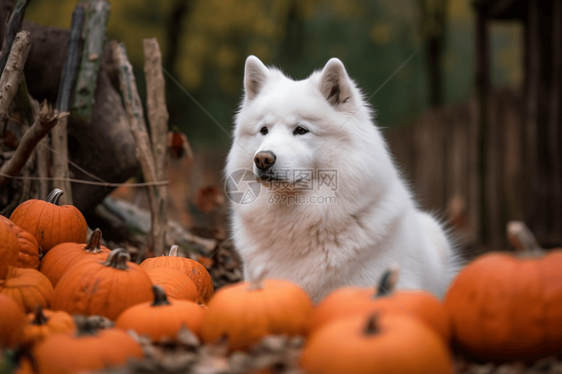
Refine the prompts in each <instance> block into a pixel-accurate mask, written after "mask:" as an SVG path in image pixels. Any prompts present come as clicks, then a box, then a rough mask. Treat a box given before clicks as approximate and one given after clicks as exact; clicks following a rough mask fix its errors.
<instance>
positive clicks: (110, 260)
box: [103, 248, 131, 270]
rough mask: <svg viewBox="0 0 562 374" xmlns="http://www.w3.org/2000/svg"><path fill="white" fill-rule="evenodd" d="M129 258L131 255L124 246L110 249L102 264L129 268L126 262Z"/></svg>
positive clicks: (115, 267) (117, 267)
mask: <svg viewBox="0 0 562 374" xmlns="http://www.w3.org/2000/svg"><path fill="white" fill-rule="evenodd" d="M130 260H131V256H130V255H129V252H127V250H126V249H125V248H117V249H114V250H113V251H111V253H110V254H109V255H108V256H107V259H106V260H105V262H104V263H103V264H104V265H105V266H111V267H112V268H114V269H117V270H127V269H128V268H129V267H128V266H127V262H129V261H130Z"/></svg>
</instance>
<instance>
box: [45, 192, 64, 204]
mask: <svg viewBox="0 0 562 374" xmlns="http://www.w3.org/2000/svg"><path fill="white" fill-rule="evenodd" d="M63 194H64V192H63V191H62V190H59V189H58V188H55V189H54V190H52V191H51V193H50V194H49V196H47V200H46V201H47V202H48V203H51V204H55V205H58V204H59V199H60V197H61V196H62V195H63Z"/></svg>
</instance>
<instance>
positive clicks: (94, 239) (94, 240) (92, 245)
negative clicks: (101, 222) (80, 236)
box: [84, 229, 101, 253]
mask: <svg viewBox="0 0 562 374" xmlns="http://www.w3.org/2000/svg"><path fill="white" fill-rule="evenodd" d="M84 250H85V251H86V252H88V253H101V230H100V229H95V230H94V232H93V233H92V236H90V241H89V242H88V244H87V245H86V246H85V247H84Z"/></svg>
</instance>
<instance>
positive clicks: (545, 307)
mask: <svg viewBox="0 0 562 374" xmlns="http://www.w3.org/2000/svg"><path fill="white" fill-rule="evenodd" d="M561 267H562V250H553V251H551V252H549V253H548V254H546V255H545V256H544V257H536V258H533V257H530V258H525V259H519V258H516V257H514V256H512V255H509V254H505V253H489V254H485V255H483V256H481V257H479V258H477V259H476V260H474V261H473V262H472V263H470V264H469V265H468V266H466V267H465V268H464V269H463V270H462V271H461V272H460V274H459V275H458V276H457V278H456V279H455V280H454V281H453V283H452V285H451V287H450V288H449V291H448V293H447V296H446V298H445V308H446V309H447V311H448V312H449V314H450V316H451V319H452V328H453V340H454V342H455V343H456V345H458V346H459V348H460V349H461V350H462V351H463V352H464V353H465V355H467V356H470V357H474V358H478V359H483V360H492V361H498V362H501V361H507V360H526V359H535V358H539V357H543V356H548V355H551V354H554V353H556V352H560V350H562V323H560V321H562V272H560V268H561Z"/></svg>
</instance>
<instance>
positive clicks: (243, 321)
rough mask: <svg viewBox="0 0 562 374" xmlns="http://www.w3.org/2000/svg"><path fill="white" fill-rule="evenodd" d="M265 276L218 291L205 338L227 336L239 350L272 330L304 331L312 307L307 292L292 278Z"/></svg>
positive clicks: (209, 340) (210, 340) (210, 308)
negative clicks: (287, 279)
mask: <svg viewBox="0 0 562 374" xmlns="http://www.w3.org/2000/svg"><path fill="white" fill-rule="evenodd" d="M262 277H263V275H262V276H258V277H256V278H255V279H254V280H253V281H251V282H240V283H237V284H234V285H230V286H226V287H223V288H221V289H220V290H219V291H217V293H216V294H215V296H213V298H212V299H211V301H210V302H209V304H208V309H207V313H206V314H205V318H204V319H203V327H202V330H201V336H202V339H203V342H205V343H215V342H216V341H217V340H218V339H219V338H221V337H222V336H226V337H227V338H228V343H229V347H230V349H231V350H238V349H245V348H247V347H249V346H251V345H252V344H254V343H257V342H258V341H259V340H260V339H261V338H263V337H264V336H266V335H270V334H285V335H289V336H295V335H304V333H305V331H306V321H307V319H308V318H309V316H310V313H311V312H312V309H313V306H312V301H311V300H310V298H309V297H308V295H307V294H306V292H305V291H304V290H303V289H302V288H300V287H299V286H297V285H296V284H294V283H292V282H289V281H286V280H280V279H265V280H263V281H261V279H260V278H262Z"/></svg>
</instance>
